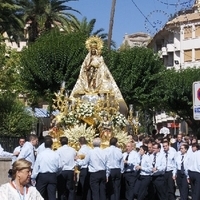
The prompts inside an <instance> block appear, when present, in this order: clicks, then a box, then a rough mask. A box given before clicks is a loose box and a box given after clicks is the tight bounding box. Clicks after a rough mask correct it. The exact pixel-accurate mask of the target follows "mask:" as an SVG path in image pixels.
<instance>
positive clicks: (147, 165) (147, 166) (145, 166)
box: [140, 154, 153, 176]
mask: <svg viewBox="0 0 200 200" xmlns="http://www.w3.org/2000/svg"><path fill="white" fill-rule="evenodd" d="M140 166H141V170H140V175H142V176H148V175H151V173H152V168H153V166H152V165H151V160H150V157H149V156H148V155H146V154H144V155H143V156H142V161H141V165H140Z"/></svg>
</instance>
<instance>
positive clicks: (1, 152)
mask: <svg viewBox="0 0 200 200" xmlns="http://www.w3.org/2000/svg"><path fill="white" fill-rule="evenodd" d="M12 156H13V154H12V153H9V152H7V151H4V149H3V148H2V146H1V145H0V157H6V158H12Z"/></svg>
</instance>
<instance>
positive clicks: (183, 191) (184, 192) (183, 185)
mask: <svg viewBox="0 0 200 200" xmlns="http://www.w3.org/2000/svg"><path fill="white" fill-rule="evenodd" d="M176 183H177V186H178V189H179V191H180V198H181V200H187V199H188V193H189V185H188V182H187V177H186V175H185V174H182V173H181V171H180V170H178V171H177V178H176Z"/></svg>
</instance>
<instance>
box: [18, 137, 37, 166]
mask: <svg viewBox="0 0 200 200" xmlns="http://www.w3.org/2000/svg"><path fill="white" fill-rule="evenodd" d="M37 144H38V137H37V135H35V134H30V135H29V136H28V141H27V142H25V144H24V145H23V147H22V149H21V151H20V154H19V156H18V157H17V159H20V158H24V159H25V160H28V161H29V162H31V163H32V166H31V168H32V169H33V166H34V164H35V158H36V157H35V147H36V146H37Z"/></svg>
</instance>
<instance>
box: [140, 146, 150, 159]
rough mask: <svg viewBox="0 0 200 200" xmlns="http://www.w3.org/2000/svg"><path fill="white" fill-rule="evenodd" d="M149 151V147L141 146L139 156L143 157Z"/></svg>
mask: <svg viewBox="0 0 200 200" xmlns="http://www.w3.org/2000/svg"><path fill="white" fill-rule="evenodd" d="M147 151H148V147H147V146H145V145H142V146H140V150H139V154H140V155H141V156H143V155H144V154H146V153H147Z"/></svg>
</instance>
